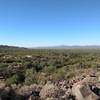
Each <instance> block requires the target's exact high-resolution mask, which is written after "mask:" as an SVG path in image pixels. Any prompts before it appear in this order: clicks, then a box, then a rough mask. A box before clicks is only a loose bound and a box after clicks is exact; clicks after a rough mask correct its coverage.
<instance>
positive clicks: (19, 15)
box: [0, 0, 100, 47]
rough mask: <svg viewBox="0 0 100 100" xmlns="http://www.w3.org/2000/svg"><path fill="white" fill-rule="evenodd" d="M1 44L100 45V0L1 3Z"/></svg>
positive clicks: (27, 0)
mask: <svg viewBox="0 0 100 100" xmlns="http://www.w3.org/2000/svg"><path fill="white" fill-rule="evenodd" d="M0 44H6V45H15V46H25V47H34V46H54V45H100V0H0Z"/></svg>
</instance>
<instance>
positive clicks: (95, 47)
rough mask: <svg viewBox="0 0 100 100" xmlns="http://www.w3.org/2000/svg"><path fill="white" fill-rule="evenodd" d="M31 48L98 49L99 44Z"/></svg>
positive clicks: (2, 46)
mask: <svg viewBox="0 0 100 100" xmlns="http://www.w3.org/2000/svg"><path fill="white" fill-rule="evenodd" d="M0 48H28V47H19V46H9V45H0ZM30 48H31V49H74V48H75V49H78V48H82V49H85V48H87V49H100V45H84V46H82V45H72V46H70V45H69V46H68V45H58V46H40V47H30Z"/></svg>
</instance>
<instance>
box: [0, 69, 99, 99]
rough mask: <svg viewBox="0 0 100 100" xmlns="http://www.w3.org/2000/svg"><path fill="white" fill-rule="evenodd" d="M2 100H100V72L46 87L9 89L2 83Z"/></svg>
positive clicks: (47, 84) (60, 81)
mask: <svg viewBox="0 0 100 100" xmlns="http://www.w3.org/2000/svg"><path fill="white" fill-rule="evenodd" d="M0 100H100V70H99V69H95V70H89V71H88V73H87V72H86V73H84V74H82V75H80V76H76V77H74V78H73V79H71V80H63V79H62V80H58V81H52V80H50V81H48V82H47V83H46V84H45V85H37V84H33V85H30V86H25V85H24V86H22V85H15V84H13V85H11V86H10V87H8V86H6V84H5V83H4V82H0Z"/></svg>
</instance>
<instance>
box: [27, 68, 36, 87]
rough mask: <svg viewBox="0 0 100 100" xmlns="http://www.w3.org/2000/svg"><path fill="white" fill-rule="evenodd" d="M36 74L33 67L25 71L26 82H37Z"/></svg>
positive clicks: (28, 83)
mask: <svg viewBox="0 0 100 100" xmlns="http://www.w3.org/2000/svg"><path fill="white" fill-rule="evenodd" d="M35 75H36V72H35V70H34V69H33V68H32V69H27V70H26V73H25V84H26V85H30V84H32V83H35V82H36V78H35Z"/></svg>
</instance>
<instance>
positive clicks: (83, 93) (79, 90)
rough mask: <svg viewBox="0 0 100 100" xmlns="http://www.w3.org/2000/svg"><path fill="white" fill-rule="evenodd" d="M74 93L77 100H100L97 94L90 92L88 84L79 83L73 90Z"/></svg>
mask: <svg viewBox="0 0 100 100" xmlns="http://www.w3.org/2000/svg"><path fill="white" fill-rule="evenodd" d="M72 93H73V94H74V95H75V96H76V99H77V100H98V99H100V98H99V97H98V96H97V95H96V94H95V93H93V92H92V91H91V90H90V87H89V86H88V85H87V84H86V83H82V82H79V83H77V84H75V85H74V86H73V88H72Z"/></svg>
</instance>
